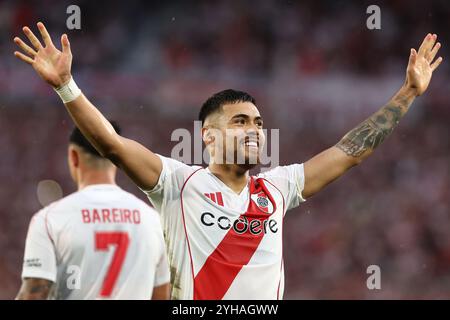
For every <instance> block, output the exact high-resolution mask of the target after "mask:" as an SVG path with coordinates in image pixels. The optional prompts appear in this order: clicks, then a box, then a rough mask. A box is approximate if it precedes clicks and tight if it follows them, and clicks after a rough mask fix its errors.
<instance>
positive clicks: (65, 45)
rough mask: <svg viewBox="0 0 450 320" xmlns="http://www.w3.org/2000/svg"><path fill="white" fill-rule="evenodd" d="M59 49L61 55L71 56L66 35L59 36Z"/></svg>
mask: <svg viewBox="0 0 450 320" xmlns="http://www.w3.org/2000/svg"><path fill="white" fill-rule="evenodd" d="M61 47H62V52H63V53H67V54H72V52H71V51H70V42H69V38H68V37H67V34H65V33H64V34H63V35H62V36H61Z"/></svg>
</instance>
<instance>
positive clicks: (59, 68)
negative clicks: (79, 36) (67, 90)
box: [14, 22, 72, 88]
mask: <svg viewBox="0 0 450 320" xmlns="http://www.w3.org/2000/svg"><path fill="white" fill-rule="evenodd" d="M37 26H38V29H39V32H40V34H41V36H42V40H43V41H44V45H45V46H42V44H41V42H40V41H39V40H38V38H36V36H35V35H34V34H33V32H32V31H31V30H30V28H28V27H24V28H23V32H24V33H25V35H26V36H27V38H28V40H30V42H31V44H32V46H33V47H30V46H29V45H27V44H26V43H25V42H24V41H22V39H20V38H19V37H15V38H14V42H15V43H16V44H17V45H18V46H19V47H20V48H21V49H22V50H23V51H24V53H25V54H24V53H21V52H18V51H16V52H14V55H15V56H16V57H18V58H19V59H21V60H22V61H25V62H27V63H29V64H31V65H32V66H33V68H34V70H36V72H37V73H38V74H39V76H40V77H41V78H42V79H44V80H45V81H46V82H47V83H49V84H50V85H52V86H53V87H55V88H58V87H60V86H62V85H63V84H65V83H67V82H68V81H69V80H70V77H71V73H70V70H71V66H72V53H71V51H70V44H69V39H68V38H67V35H65V34H64V35H63V36H62V37H61V45H62V51H60V50H58V49H57V48H56V47H55V46H54V44H53V42H52V40H51V38H50V35H49V34H48V32H47V30H46V28H45V26H44V24H43V23H41V22H39V23H38V24H37Z"/></svg>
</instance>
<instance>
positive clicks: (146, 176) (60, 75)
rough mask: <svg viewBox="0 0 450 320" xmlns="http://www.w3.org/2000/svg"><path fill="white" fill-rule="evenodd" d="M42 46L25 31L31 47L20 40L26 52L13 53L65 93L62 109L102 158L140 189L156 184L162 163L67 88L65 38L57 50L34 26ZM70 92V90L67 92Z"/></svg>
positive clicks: (42, 28) (68, 67) (41, 29)
mask: <svg viewBox="0 0 450 320" xmlns="http://www.w3.org/2000/svg"><path fill="white" fill-rule="evenodd" d="M37 26H38V29H39V32H40V34H41V36H42V40H43V43H44V45H42V44H41V42H40V41H39V39H38V38H37V37H36V36H35V35H34V34H33V32H32V31H31V30H30V29H29V28H28V27H24V28H23V32H24V33H25V35H26V36H27V38H28V39H29V41H30V42H31V45H32V46H31V47H30V46H29V45H27V44H26V43H25V42H24V41H22V40H21V39H20V38H19V37H15V38H14V42H15V43H16V44H17V45H18V46H19V47H20V48H21V49H22V50H23V52H24V53H25V54H24V53H21V52H18V51H16V52H14V55H15V56H16V57H18V58H19V59H21V60H22V61H24V62H26V63H28V64H30V65H31V66H33V68H34V70H35V71H36V72H37V73H38V75H39V76H40V77H41V78H42V79H43V80H44V81H46V82H47V83H48V84H50V85H51V86H52V87H53V88H55V89H63V90H66V91H67V90H68V92H67V94H66V96H69V97H70V96H71V95H72V96H73V99H68V100H70V101H66V103H65V106H66V109H67V111H68V112H69V114H70V116H71V117H72V119H73V121H74V122H75V124H76V126H77V127H78V128H79V129H80V130H81V132H82V133H83V134H84V136H85V137H86V138H87V139H88V140H89V142H90V143H91V144H92V145H93V146H94V147H95V148H96V149H97V151H98V152H99V153H100V154H101V155H102V156H104V157H106V158H108V159H110V160H111V161H112V162H114V163H115V164H116V165H117V166H118V167H119V168H121V169H123V170H124V171H125V172H126V173H127V175H128V176H129V177H130V178H131V179H132V180H133V181H134V182H135V183H136V184H137V185H138V186H139V187H140V188H142V189H147V190H148V189H151V188H153V187H154V186H155V185H156V183H157V182H158V178H159V175H160V173H161V169H162V164H161V160H160V159H159V157H158V156H157V155H155V154H154V153H153V152H151V151H150V150H148V149H147V148H145V147H144V146H142V145H141V144H139V143H137V142H136V141H133V140H130V139H126V138H124V137H121V136H120V135H118V134H117V133H116V132H115V131H114V129H113V127H112V126H111V124H110V123H109V121H108V120H107V119H106V118H105V117H104V116H103V115H102V114H101V113H100V111H99V110H98V109H97V108H96V107H95V106H94V105H93V104H92V103H91V102H90V101H89V100H88V99H87V98H86V97H85V96H84V95H83V94H82V93H79V92H78V93H77V92H76V90H73V89H74V87H73V86H67V84H68V83H69V82H71V81H70V80H71V79H72V75H71V66H72V53H71V50H70V43H69V39H68V38H67V35H66V34H64V35H62V37H61V46H62V50H61V51H60V50H58V49H57V48H56V47H55V46H54V44H53V42H52V40H51V38H50V35H49V34H48V32H47V30H46V29H45V26H44V24H43V23H41V22H39V23H38V24H37ZM70 90H72V91H70Z"/></svg>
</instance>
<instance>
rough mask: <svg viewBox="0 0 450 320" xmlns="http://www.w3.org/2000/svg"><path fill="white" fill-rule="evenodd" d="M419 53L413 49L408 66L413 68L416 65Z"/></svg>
mask: <svg viewBox="0 0 450 320" xmlns="http://www.w3.org/2000/svg"><path fill="white" fill-rule="evenodd" d="M416 59H417V52H416V50H415V49H411V53H410V54H409V62H408V65H410V66H413V65H415V64H416Z"/></svg>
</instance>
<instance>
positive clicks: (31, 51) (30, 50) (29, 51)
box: [14, 37, 37, 57]
mask: <svg viewBox="0 0 450 320" xmlns="http://www.w3.org/2000/svg"><path fill="white" fill-rule="evenodd" d="M14 43H15V44H17V45H18V46H19V47H20V48H21V49H22V50H23V51H25V52H26V53H27V54H28V55H29V56H32V57H34V56H35V55H36V54H37V52H36V51H34V49H33V48H31V47H30V46H29V45H27V44H26V43H25V42H23V41H22V39H20V38H19V37H15V38H14Z"/></svg>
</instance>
